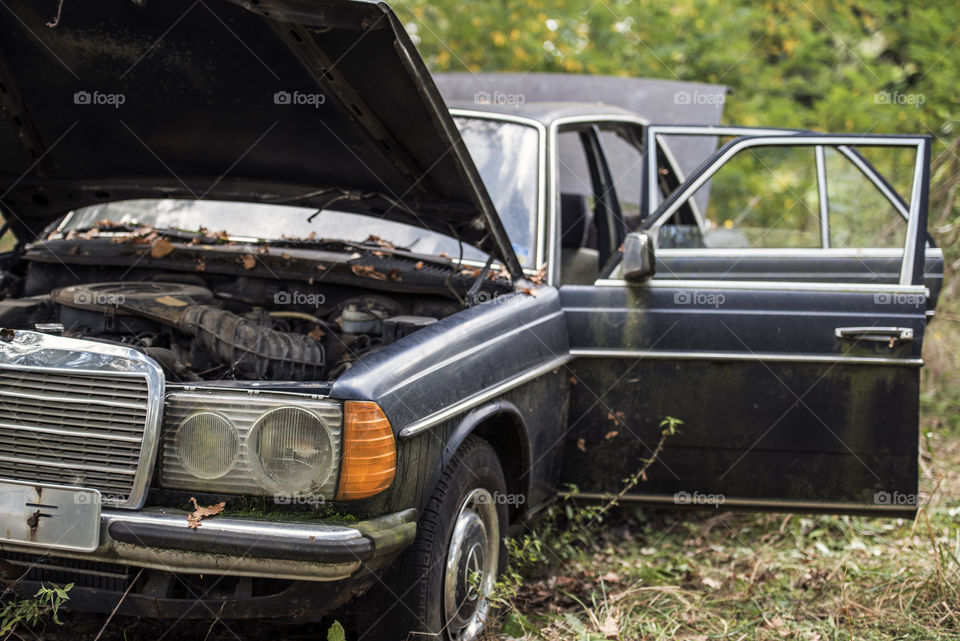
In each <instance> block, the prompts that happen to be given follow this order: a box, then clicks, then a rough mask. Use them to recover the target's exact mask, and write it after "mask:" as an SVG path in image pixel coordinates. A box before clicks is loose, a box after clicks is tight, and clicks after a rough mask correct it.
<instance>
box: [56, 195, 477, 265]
mask: <svg viewBox="0 0 960 641" xmlns="http://www.w3.org/2000/svg"><path fill="white" fill-rule="evenodd" d="M316 211H317V210H316V209H314V208H312V207H290V206H287V205H267V204H262V203H244V202H228V201H219V200H178V199H171V198H166V199H161V200H147V199H142V200H123V201H118V202H112V203H104V204H100V205H91V206H89V207H83V208H81V209H77V210H76V211H74V212H71V213H70V214H68V215H67V217H66V218H65V219H64V221H63V223H61V225H60V227H59V228H58V231H60V232H66V231H70V230H80V229H90V228H91V227H96V226H97V225H98V224H100V225H101V226H102V223H103V222H104V221H109V222H111V223H116V224H125V225H134V226H143V225H149V226H151V227H155V228H157V229H172V230H178V231H188V232H196V231H200V230H201V229H205V230H207V231H208V232H211V233H213V234H219V233H220V232H226V233H227V234H228V235H229V236H230V237H232V238H235V239H249V240H251V241H276V240H296V239H306V238H317V239H324V240H345V241H349V242H355V243H360V242H363V241H365V240H367V239H368V238H370V236H376V237H377V238H380V239H383V240H385V241H387V242H389V243H390V244H392V245H393V246H395V247H398V248H403V249H409V250H410V251H413V252H417V253H420V254H431V255H439V254H441V253H443V254H446V255H447V256H449V257H450V258H453V259H456V258H458V257H459V256H460V247H461V245H460V243H459V242H457V240H456V239H455V238H451V237H450V236H445V235H443V234H438V233H436V232H432V231H429V230H426V229H423V228H422V227H415V226H413V225H406V224H404V223H398V222H394V221H390V220H382V219H379V218H376V217H373V216H366V215H363V214H351V213H347V212H341V211H324V212H322V213H321V214H320V215H318V216H316V217H315V218H314V219H313V221H312V222H308V221H307V219H308V218H309V217H310V216H312V215H313V214H315V213H316ZM463 257H464V258H465V259H468V260H479V261H482V260H485V259H486V254H484V253H483V252H481V251H480V250H479V249H477V248H475V247H473V246H471V245H466V244H464V245H463Z"/></svg>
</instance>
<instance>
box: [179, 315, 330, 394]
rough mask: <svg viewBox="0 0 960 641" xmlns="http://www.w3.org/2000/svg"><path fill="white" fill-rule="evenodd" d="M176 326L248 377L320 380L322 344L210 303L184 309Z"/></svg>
mask: <svg viewBox="0 0 960 641" xmlns="http://www.w3.org/2000/svg"><path fill="white" fill-rule="evenodd" d="M177 325H178V326H179V327H180V328H181V329H182V330H183V331H184V332H186V333H188V334H191V335H193V336H194V337H196V340H197V341H198V342H199V343H200V344H201V345H202V346H203V347H204V348H205V349H206V350H207V351H208V352H210V353H211V354H213V355H214V356H215V357H216V358H217V359H219V360H220V361H221V362H223V363H224V364H226V365H228V366H230V367H231V368H232V369H233V370H234V371H236V372H237V373H239V374H240V375H242V376H244V377H245V378H251V379H264V380H274V381H277V380H322V379H323V377H324V353H323V345H321V344H320V343H318V342H317V341H316V340H314V339H312V338H310V337H309V336H301V335H300V334H291V333H288V332H278V331H276V330H273V329H270V328H267V327H264V326H263V325H260V324H258V323H255V322H253V321H251V320H247V319H245V318H242V317H240V316H238V315H236V314H234V313H233V312H228V311H224V310H222V309H217V308H216V307H211V306H210V305H196V306H193V307H191V308H190V309H188V310H187V311H186V312H185V313H184V315H183V317H182V318H181V319H180V321H179V323H177Z"/></svg>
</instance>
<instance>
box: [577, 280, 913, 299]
mask: <svg viewBox="0 0 960 641" xmlns="http://www.w3.org/2000/svg"><path fill="white" fill-rule="evenodd" d="M594 285H595V286H597V287H632V288H634V289H639V288H642V287H652V288H660V289H742V290H767V289H772V290H776V291H799V292H838V293H845V294H877V293H883V294H915V295H919V296H928V297H929V296H930V290H928V289H927V288H926V287H924V286H923V285H858V284H856V283H791V282H780V281H765V280H679V279H678V280H657V279H656V278H654V279H653V280H649V281H647V282H645V283H643V284H642V285H636V284H631V283H628V282H627V281H625V280H622V279H615V278H601V279H600V280H598V281H597V282H595V283H594Z"/></svg>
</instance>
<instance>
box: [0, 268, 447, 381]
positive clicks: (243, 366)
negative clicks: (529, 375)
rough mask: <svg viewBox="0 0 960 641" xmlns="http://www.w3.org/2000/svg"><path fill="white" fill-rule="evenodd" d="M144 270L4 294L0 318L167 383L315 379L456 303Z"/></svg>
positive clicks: (431, 319) (9, 324)
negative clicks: (129, 354) (104, 352)
mask: <svg viewBox="0 0 960 641" xmlns="http://www.w3.org/2000/svg"><path fill="white" fill-rule="evenodd" d="M184 276H186V277H184ZM153 278H157V279H156V280H137V281H108V282H84V283H79V284H75V285H68V286H65V287H55V288H54V289H52V290H51V291H50V292H49V293H47V294H34V295H29V296H23V297H20V298H7V299H6V300H4V301H0V326H2V327H9V328H16V329H29V330H35V331H40V332H46V333H53V334H58V335H63V336H68V337H73V338H84V339H89V340H96V341H102V342H108V343H115V344H122V345H125V346H127V347H132V348H134V349H137V350H139V351H141V352H143V353H144V354H146V355H148V356H150V357H152V358H153V359H154V360H156V361H157V362H158V363H159V364H160V365H161V367H162V368H163V369H164V371H165V373H166V375H167V377H168V379H169V380H172V381H183V382H191V381H193V382H199V381H217V380H264V381H323V380H332V379H335V378H337V377H338V376H339V375H341V374H342V373H343V372H344V371H346V370H347V369H349V368H350V367H351V366H353V365H354V364H355V363H356V362H357V361H359V360H360V359H362V358H363V357H364V356H366V355H368V354H371V353H373V352H375V351H377V350H379V349H381V348H382V347H384V346H385V345H388V344H390V343H392V342H394V341H397V340H399V339H401V338H403V337H405V336H407V335H408V334H410V333H412V332H414V331H417V330H418V329H421V328H423V327H426V326H428V325H430V324H432V323H434V322H436V321H437V320H439V319H440V318H443V317H445V316H448V315H450V314H452V313H454V312H456V311H457V310H458V309H461V308H462V307H461V306H460V305H458V304H457V303H456V301H452V300H449V299H445V298H443V297H436V296H429V295H420V296H417V295H410V294H404V293H398V294H397V295H384V294H383V293H381V292H372V291H365V290H363V289H361V288H348V287H343V286H328V287H319V288H318V287H309V286H308V287H299V286H297V285H291V286H283V285H280V284H278V283H269V282H265V281H260V280H259V279H245V281H247V282H245V283H244V285H245V287H242V289H244V290H246V291H247V292H248V294H252V295H248V296H246V297H238V296H237V295H236V292H235V291H233V290H235V289H236V287H226V288H223V289H221V290H219V291H218V289H217V288H216V284H215V283H210V284H208V283H207V282H205V280H206V279H203V278H201V277H198V276H193V275H177V274H165V275H154V276H153ZM168 279H169V280H168ZM174 279H177V280H174ZM214 280H216V279H214ZM178 281H179V282H178ZM184 281H186V282H184ZM243 298H246V299H248V300H243ZM249 299H253V300H256V299H260V300H261V301H264V302H265V303H266V304H260V305H258V304H255V303H254V302H251V301H250V300H249Z"/></svg>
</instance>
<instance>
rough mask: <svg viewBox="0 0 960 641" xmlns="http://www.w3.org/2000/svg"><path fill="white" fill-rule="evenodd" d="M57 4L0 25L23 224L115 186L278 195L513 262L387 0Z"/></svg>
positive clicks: (106, 195)
mask: <svg viewBox="0 0 960 641" xmlns="http://www.w3.org/2000/svg"><path fill="white" fill-rule="evenodd" d="M55 5H56V3H38V2H36V1H35V0H8V1H7V2H6V3H5V4H4V9H5V11H6V13H7V17H6V18H5V19H4V20H3V24H2V26H0V82H2V83H3V91H2V92H0V95H2V99H3V116H2V118H0V150H2V151H0V202H2V204H3V206H4V209H5V211H4V214H5V216H6V218H7V219H8V220H9V221H10V222H11V223H12V224H13V227H14V231H16V232H17V233H18V235H20V236H21V238H24V237H26V238H32V236H30V235H29V234H31V233H32V234H36V233H37V232H38V230H39V229H40V228H41V227H42V226H43V225H45V224H47V223H48V222H50V221H51V220H52V219H53V218H55V217H57V216H59V215H61V214H63V213H64V212H66V211H69V210H70V209H73V208H76V207H80V206H84V205H89V204H94V203H99V202H106V201H114V200H121V199H127V198H144V197H176V198H209V199H218V200H244V201H255V202H275V203H289V204H297V205H307V206H316V207H318V208H321V207H325V206H328V207H329V208H331V209H333V208H335V209H338V210H345V211H355V212H361V213H369V214H372V215H377V216H384V217H386V218H389V219H391V220H397V221H400V222H405V223H409V224H414V225H418V226H421V227H425V228H428V229H431V230H434V231H438V232H442V233H446V234H448V235H453V236H455V237H457V238H460V239H462V240H463V241H465V242H468V243H471V244H474V245H476V246H479V247H481V248H482V249H484V250H485V251H487V252H489V253H492V254H494V255H495V256H496V257H498V258H500V259H501V260H503V261H504V262H505V263H506V264H507V266H508V267H509V268H510V271H511V272H512V273H513V274H514V275H515V276H517V275H519V274H520V273H521V272H520V267H519V264H518V262H517V260H516V257H515V256H514V254H513V252H512V249H510V243H509V241H508V239H507V236H506V233H505V231H504V230H503V226H502V224H501V222H500V221H499V219H498V218H497V216H496V213H495V210H494V207H493V205H492V203H491V202H490V198H489V196H488V194H487V193H486V191H485V189H484V187H483V184H482V182H481V179H480V177H479V174H478V173H477V170H476V168H475V166H474V164H473V162H472V160H471V159H470V156H469V154H468V152H467V151H466V148H465V146H464V145H463V143H462V141H461V140H460V136H459V134H458V133H457V130H456V126H455V124H454V122H453V120H452V119H451V117H450V115H449V113H448V111H447V109H446V106H445V105H444V103H443V100H442V99H441V97H440V94H439V93H438V92H437V89H436V87H435V86H434V84H433V81H432V79H431V77H430V75H429V73H428V72H427V69H426V67H425V66H424V64H423V61H422V60H421V58H420V56H419V54H418V53H417V52H416V49H415V48H414V45H413V43H412V42H411V41H410V39H409V37H408V36H407V34H406V33H405V31H404V29H403V27H402V25H401V24H400V22H399V21H398V19H397V17H396V16H395V15H394V13H393V12H392V10H391V9H390V8H389V7H388V6H387V5H386V4H384V3H382V2H366V1H350V0H249V1H246V2H242V1H240V0H210V1H209V2H192V1H191V0H147V1H144V0H97V1H96V2H73V3H71V2H69V1H68V2H67V3H66V4H65V6H64V7H63V16H62V19H61V20H60V24H59V25H58V26H56V27H50V26H48V25H47V24H46V23H47V22H49V21H50V20H51V18H53V15H52V13H51V12H52V10H53V9H54V7H55ZM281 231H282V230H281ZM24 232H27V233H28V235H27V236H24Z"/></svg>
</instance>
